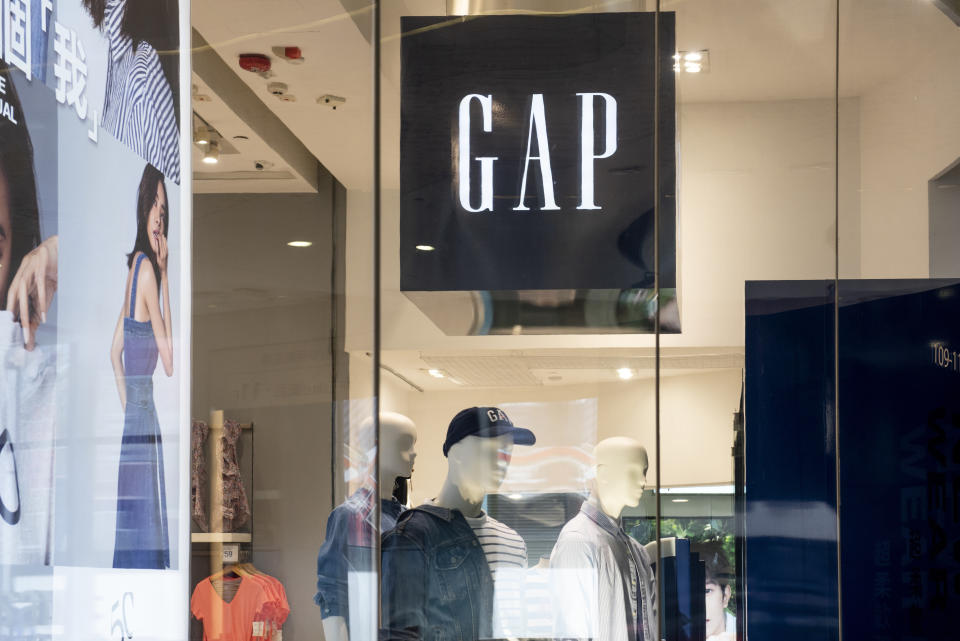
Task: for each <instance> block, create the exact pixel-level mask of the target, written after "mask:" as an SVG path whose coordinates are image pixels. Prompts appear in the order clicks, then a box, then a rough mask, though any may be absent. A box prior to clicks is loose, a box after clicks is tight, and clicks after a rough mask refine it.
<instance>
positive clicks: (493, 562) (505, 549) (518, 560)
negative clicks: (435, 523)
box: [463, 512, 527, 579]
mask: <svg viewBox="0 0 960 641" xmlns="http://www.w3.org/2000/svg"><path fill="white" fill-rule="evenodd" d="M463 518H465V519H466V520H467V523H468V524H469V525H470V528H471V529H473V533H474V535H476V537H477V540H478V541H480V545H481V547H483V553H484V554H485V555H486V557H487V563H489V564H490V573H491V574H492V575H493V576H494V579H496V576H497V572H498V571H499V570H503V569H508V568H516V569H526V567H527V544H526V543H524V541H523V539H522V538H521V537H520V535H519V534H517V533H516V532H515V531H514V530H513V529H511V528H510V527H508V526H506V525H504V524H503V523H501V522H500V521H498V520H496V519H495V518H493V517H492V516H490V515H488V514H487V513H486V512H482V513H481V514H480V516H478V517H476V518H474V517H469V516H465V517H463Z"/></svg>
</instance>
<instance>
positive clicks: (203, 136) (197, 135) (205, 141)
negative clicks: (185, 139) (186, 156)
mask: <svg viewBox="0 0 960 641" xmlns="http://www.w3.org/2000/svg"><path fill="white" fill-rule="evenodd" d="M211 138H213V136H211V135H210V130H209V129H207V128H206V127H197V128H196V129H194V131H193V142H195V143H197V144H198V145H209V144H210V140H211Z"/></svg>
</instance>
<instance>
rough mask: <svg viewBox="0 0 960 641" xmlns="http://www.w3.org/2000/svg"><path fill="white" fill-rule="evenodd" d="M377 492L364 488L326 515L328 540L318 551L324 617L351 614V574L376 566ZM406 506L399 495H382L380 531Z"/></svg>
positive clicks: (317, 598)
mask: <svg viewBox="0 0 960 641" xmlns="http://www.w3.org/2000/svg"><path fill="white" fill-rule="evenodd" d="M376 500H377V496H376V494H375V493H374V491H373V490H371V489H370V488H366V487H364V488H361V489H359V490H357V491H356V492H354V493H353V494H352V495H351V496H350V497H349V498H348V499H347V500H346V501H344V502H343V503H341V504H340V505H338V506H337V507H336V508H335V509H334V510H333V512H331V513H330V516H329V518H328V519H327V535H326V540H325V541H324V543H323V545H322V546H321V547H320V552H319V554H317V594H316V596H315V597H314V599H313V600H314V602H315V603H316V604H317V605H318V606H320V616H321V618H323V619H326V618H328V617H333V616H339V617H343V618H345V619H349V618H350V599H349V598H348V595H349V585H350V579H349V576H350V574H351V573H354V572H358V573H363V572H371V571H373V568H374V556H373V555H374V549H375V548H374V542H375V536H376V535H375V533H374V532H375V529H374V521H373V519H374V514H373V507H374V505H375V504H376ZM402 511H403V506H402V505H401V504H400V503H399V502H398V501H397V500H396V499H380V531H381V532H382V533H383V532H389V531H390V530H392V529H393V527H394V526H395V525H396V523H397V517H399V516H400V513H401V512H402Z"/></svg>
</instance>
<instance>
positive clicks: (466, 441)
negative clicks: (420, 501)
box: [381, 407, 535, 641]
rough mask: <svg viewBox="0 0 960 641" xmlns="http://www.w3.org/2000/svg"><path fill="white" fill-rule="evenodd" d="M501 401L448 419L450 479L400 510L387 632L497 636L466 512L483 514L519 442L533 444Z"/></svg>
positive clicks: (456, 639)
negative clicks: (430, 496) (425, 498)
mask: <svg viewBox="0 0 960 641" xmlns="http://www.w3.org/2000/svg"><path fill="white" fill-rule="evenodd" d="M533 442H535V437H534V436H533V433H532V432H530V431H529V430H525V429H523V428H515V427H514V426H513V423H512V422H511V421H510V419H509V418H507V416H506V414H505V413H504V412H503V411H502V410H500V409H498V408H476V407H474V408H469V409H467V410H463V411H462V412H460V413H459V414H457V416H455V417H454V419H453V420H452V421H451V423H450V427H449V428H448V430H447V440H446V442H445V443H444V454H445V455H446V456H447V458H448V460H449V469H448V473H447V479H446V481H444V484H443V488H442V489H441V491H440V493H439V494H438V496H437V498H436V499H435V500H433V501H431V502H430V503H427V504H425V505H421V506H419V507H417V508H414V509H413V510H410V511H408V512H406V513H405V514H403V515H401V517H400V520H399V521H398V523H397V526H396V528H394V530H393V531H392V532H390V533H388V534H387V535H386V536H385V537H384V539H383V547H382V554H383V560H382V565H381V568H382V575H383V580H382V590H383V594H382V597H383V599H382V602H383V627H384V628H385V630H384V635H382V636H383V637H386V638H387V639H429V640H430V641H476V640H478V639H488V638H490V637H491V632H492V627H493V625H492V624H493V609H494V608H493V594H494V579H493V574H492V573H491V570H490V565H489V563H488V561H487V557H486V555H485V554H484V551H483V547H482V546H481V544H480V541H479V540H478V539H477V537H476V535H475V534H474V532H473V528H471V527H470V524H469V523H468V522H467V520H466V519H465V518H464V516H465V515H466V516H469V517H479V516H481V515H482V514H483V512H482V510H481V504H482V503H483V499H484V497H485V496H486V494H487V493H488V492H492V491H496V490H497V489H498V488H499V487H500V485H501V484H502V483H503V479H504V477H505V476H506V473H507V468H508V466H509V464H510V457H511V454H512V450H513V445H514V444H515V443H516V444H524V445H532V444H533Z"/></svg>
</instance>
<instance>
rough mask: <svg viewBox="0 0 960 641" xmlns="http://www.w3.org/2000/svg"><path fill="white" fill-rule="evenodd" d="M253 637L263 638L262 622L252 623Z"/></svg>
mask: <svg viewBox="0 0 960 641" xmlns="http://www.w3.org/2000/svg"><path fill="white" fill-rule="evenodd" d="M253 636H255V637H262V636H263V621H254V622H253Z"/></svg>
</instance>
